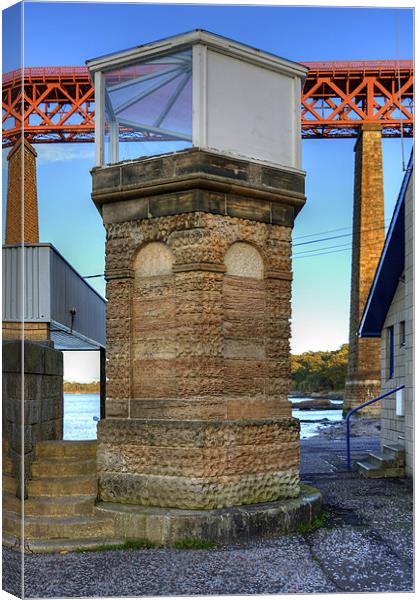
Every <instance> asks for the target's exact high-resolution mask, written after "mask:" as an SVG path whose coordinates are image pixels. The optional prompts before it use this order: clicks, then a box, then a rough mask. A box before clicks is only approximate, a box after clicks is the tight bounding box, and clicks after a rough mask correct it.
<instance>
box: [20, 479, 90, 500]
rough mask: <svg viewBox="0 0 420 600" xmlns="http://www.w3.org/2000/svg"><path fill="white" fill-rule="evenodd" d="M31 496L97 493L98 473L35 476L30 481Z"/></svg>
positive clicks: (28, 487)
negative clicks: (73, 475)
mask: <svg viewBox="0 0 420 600" xmlns="http://www.w3.org/2000/svg"><path fill="white" fill-rule="evenodd" d="M27 489H28V495H29V497H37V496H90V495H94V496H96V494H97V478H96V475H78V476H77V477H39V478H37V477H34V478H33V479H30V480H29V481H28V486H27Z"/></svg>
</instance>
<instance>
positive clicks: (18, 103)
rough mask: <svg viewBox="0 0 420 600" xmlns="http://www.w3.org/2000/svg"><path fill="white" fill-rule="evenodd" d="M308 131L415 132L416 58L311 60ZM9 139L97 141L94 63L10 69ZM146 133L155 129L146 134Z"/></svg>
mask: <svg viewBox="0 0 420 600" xmlns="http://www.w3.org/2000/svg"><path fill="white" fill-rule="evenodd" d="M304 64H305V65H306V66H307V67H309V69H310V71H309V73H308V76H307V79H306V82H305V85H304V88H303V90H302V102H301V106H302V137H303V138H331V137H336V138H340V137H341V138H342V137H356V136H357V135H358V129H359V128H360V127H361V126H362V125H363V124H364V123H377V124H380V125H381V126H382V134H383V136H384V137H397V136H400V135H401V133H402V134H403V135H404V136H406V137H410V136H412V135H413V111H414V100H413V93H414V90H413V88H414V71H413V61H411V60H400V61H394V60H382V61H358V62H348V61H346V62H308V63H304ZM2 102H3V147H8V146H13V144H14V143H15V142H16V140H17V139H18V138H19V137H20V135H21V132H22V130H23V131H24V134H25V137H26V138H27V139H28V141H30V142H32V143H36V144H40V143H53V142H55V143H57V142H92V141H93V140H94V119H95V109H94V103H95V96H94V89H93V87H92V82H91V80H90V77H89V73H88V70H87V68H86V67H32V68H25V69H24V71H23V77H22V71H21V70H16V71H12V72H10V73H6V74H5V75H4V76H3V92H2ZM142 139H143V141H145V140H147V139H153V134H147V133H143V134H142Z"/></svg>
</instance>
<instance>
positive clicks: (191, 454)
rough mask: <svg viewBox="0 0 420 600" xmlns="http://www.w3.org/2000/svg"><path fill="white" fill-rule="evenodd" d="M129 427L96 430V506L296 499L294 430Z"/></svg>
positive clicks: (255, 424) (268, 425)
mask: <svg viewBox="0 0 420 600" xmlns="http://www.w3.org/2000/svg"><path fill="white" fill-rule="evenodd" d="M210 423H211V422H209V421H207V420H204V421H198V420H196V421H187V420H186V418H184V420H182V421H172V422H170V421H166V422H165V421H162V420H161V421H159V420H153V421H149V420H147V419H142V420H140V419H130V420H129V421H124V420H117V421H112V420H111V419H107V420H106V421H104V422H101V423H100V424H99V432H98V434H99V444H98V450H97V460H98V472H99V482H100V483H99V490H100V492H99V493H100V497H101V498H102V500H108V501H117V500H118V501H122V502H128V503H132V504H143V505H150V506H172V507H178V508H197V509H198V508H206V509H208V508H217V507H222V506H231V505H234V504H249V503H254V502H266V501H267V502H268V501H272V500H275V499H279V498H283V497H289V498H290V497H295V496H294V495H295V494H296V493H297V490H298V483H299V477H298V466H299V423H298V422H296V420H295V419H279V420H277V421H269V422H260V421H245V420H241V421H239V422H238V421H237V422H235V421H224V420H221V421H213V422H212V423H211V425H210Z"/></svg>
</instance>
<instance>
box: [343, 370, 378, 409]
mask: <svg viewBox="0 0 420 600" xmlns="http://www.w3.org/2000/svg"><path fill="white" fill-rule="evenodd" d="M380 395H381V382H380V381H379V380H374V379H372V380H368V381H363V380H362V381H350V382H347V383H346V389H345V393H344V403H343V415H344V416H345V415H346V414H347V413H348V412H349V411H350V410H351V409H352V408H356V407H357V406H360V405H361V404H363V403H364V402H368V401H369V400H372V399H373V398H377V397H378V396H380ZM380 413H381V402H380V401H379V402H374V403H373V404H370V405H369V406H366V407H365V408H362V409H360V410H359V411H357V412H356V413H355V416H356V417H358V416H359V417H379V416H380Z"/></svg>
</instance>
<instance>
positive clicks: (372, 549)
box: [3, 435, 413, 598]
mask: <svg viewBox="0 0 420 600" xmlns="http://www.w3.org/2000/svg"><path fill="white" fill-rule="evenodd" d="M378 446H379V441H378V439H377V438H376V439H375V438H372V437H370V438H366V437H357V438H355V439H354V440H353V443H352V451H353V458H354V459H355V460H357V459H360V458H362V457H363V456H365V455H366V452H367V450H369V449H374V448H377V447H378ZM301 456H302V480H303V481H305V482H307V483H310V484H311V485H315V486H316V487H318V488H319V489H320V490H321V492H322V493H323V495H324V503H325V509H326V511H327V513H328V518H327V521H326V525H325V527H323V528H321V529H318V530H316V531H313V532H310V533H305V534H292V535H287V536H284V537H281V538H277V539H272V540H264V541H255V542H253V543H248V544H246V545H231V546H228V547H221V548H217V549H215V550H189V551H188V550H173V549H151V550H135V551H123V550H113V551H109V552H97V553H91V552H90V553H82V554H78V553H68V554H50V555H28V556H25V596H26V597H36V598H40V597H55V598H58V597H75V596H78V597H89V596H96V597H109V596H117V597H121V596H161V595H164V596H169V595H171V596H174V595H213V594H219V595H221V594H225V595H226V594H285V593H319V592H335V593H340V592H373V591H376V592H385V591H394V592H402V591H412V590H413V576H412V568H413V567H412V552H413V540H412V490H411V487H410V481H409V480H406V479H392V480H386V479H382V480H366V479H362V478H361V477H359V476H358V475H356V474H355V473H347V472H346V470H345V442H344V440H343V439H342V438H339V439H329V437H328V436H325V435H321V436H317V437H314V438H310V439H308V440H303V441H302V450H301ZM3 563H4V566H3V573H4V575H3V577H4V579H5V578H6V580H7V581H4V587H5V589H6V590H7V591H10V592H12V593H16V592H19V573H20V556H19V555H18V554H17V553H16V552H13V551H11V550H7V549H4V550H3ZM18 595H20V594H18Z"/></svg>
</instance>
